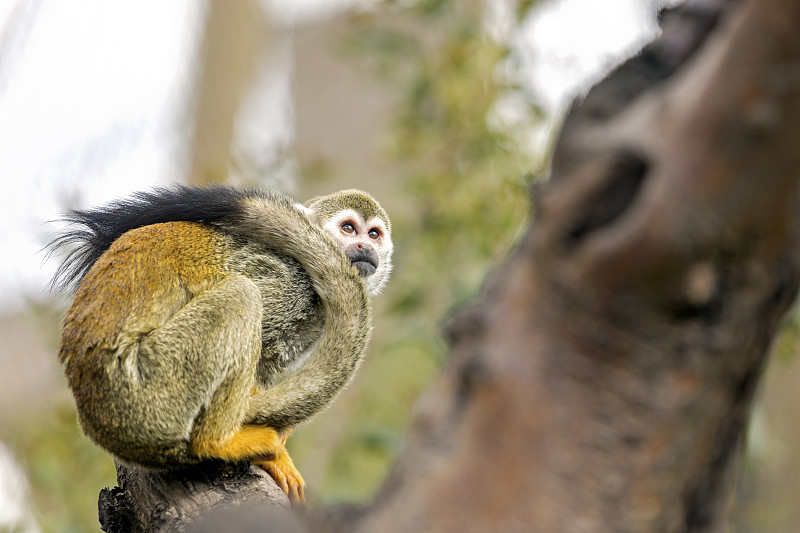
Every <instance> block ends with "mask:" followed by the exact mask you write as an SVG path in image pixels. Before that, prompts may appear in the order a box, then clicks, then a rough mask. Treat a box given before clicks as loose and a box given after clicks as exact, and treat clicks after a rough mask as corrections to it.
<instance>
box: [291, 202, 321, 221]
mask: <svg viewBox="0 0 800 533" xmlns="http://www.w3.org/2000/svg"><path fill="white" fill-rule="evenodd" d="M294 208H295V209H297V210H298V211H300V212H301V213H303V214H304V215H305V216H306V218H308V220H310V221H311V222H314V223H316V222H317V214H316V213H314V211H312V210H311V209H309V208H308V207H306V206H304V205H303V204H301V203H296V204H294Z"/></svg>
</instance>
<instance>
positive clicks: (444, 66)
mask: <svg viewBox="0 0 800 533" xmlns="http://www.w3.org/2000/svg"><path fill="white" fill-rule="evenodd" d="M665 3H666V2H664V1H662V0H607V1H606V2H602V3H601V2H596V1H593V0H547V1H545V0H542V1H539V2H534V1H525V0H383V1H380V0H203V1H199V0H171V1H170V2H162V1H155V0H138V1H136V2H133V1H127V2H121V1H120V2H106V1H104V0H83V1H82V2H61V1H58V0H0V176H1V178H0V179H2V184H3V188H4V192H3V193H2V194H1V195H0V225H1V227H2V232H0V249H2V257H3V258H4V260H3V261H0V532H2V531H15V532H40V531H41V532H73V531H74V532H79V531H97V530H99V525H98V521H97V494H98V492H99V490H100V489H101V488H103V487H105V486H113V485H114V484H115V476H114V468H113V461H112V460H111V459H110V458H109V457H108V456H106V455H104V454H103V453H102V452H100V451H99V450H97V449H96V448H95V447H94V446H93V445H91V444H90V443H89V442H88V441H87V440H86V439H85V438H84V437H83V436H82V435H81V434H80V431H79V430H78V427H77V424H76V419H75V414H74V409H73V406H72V401H71V398H70V396H69V393H68V391H67V389H66V386H65V383H64V379H63V376H62V373H61V369H60V368H59V366H58V364H57V362H56V350H57V343H58V333H59V332H58V329H59V320H60V317H61V315H62V313H63V312H64V310H65V309H66V306H67V305H68V302H69V300H68V297H67V296H65V295H53V294H49V293H47V291H46V286H47V283H48V281H49V278H50V276H52V274H53V272H54V270H55V267H56V264H57V259H58V258H50V259H48V258H47V257H46V253H44V252H43V251H42V248H43V247H44V246H45V245H46V244H47V242H49V240H51V239H52V237H53V235H54V234H55V233H56V232H57V231H58V230H59V228H60V226H59V224H58V223H57V222H51V221H53V220H55V219H57V218H58V217H59V214H60V213H62V212H63V211H64V210H66V209H70V208H76V207H88V206H92V205H97V204H102V203H105V202H108V201H110V200H113V199H115V198H119V197H122V196H126V195H128V194H129V193H131V192H133V191H136V190H141V189H146V188H149V187H153V186H158V185H168V184H170V183H175V182H181V183H193V184H203V183H209V182H228V183H236V184H246V185H254V186H262V187H270V186H276V187H280V188H282V189H285V190H287V191H288V192H290V193H292V194H293V195H295V196H296V197H297V198H298V199H301V200H305V199H307V198H309V197H311V196H313V195H315V194H320V193H327V192H330V191H333V190H337V189H340V188H344V187H358V188H363V189H365V190H367V191H369V192H371V193H373V194H374V195H375V196H376V197H377V198H378V199H379V200H380V201H381V202H382V203H383V205H384V207H385V208H386V209H387V211H388V212H389V214H390V216H391V217H392V223H393V227H394V240H395V246H396V252H395V257H396V258H395V266H396V268H395V275H394V277H393V279H392V281H391V282H390V284H389V287H388V289H387V290H386V291H385V293H384V294H383V295H381V296H380V297H378V298H377V299H376V301H375V307H376V313H375V315H376V324H375V325H376V328H375V330H376V334H375V338H374V339H373V341H372V343H371V347H370V355H369V357H368V360H367V362H366V364H365V365H364V367H363V369H362V370H361V371H360V373H359V375H358V376H357V378H356V379H355V381H354V383H353V384H352V386H351V387H350V388H349V389H348V390H347V391H346V392H345V393H344V394H343V395H342V396H341V397H340V399H339V400H338V401H337V402H336V403H335V404H334V406H333V407H332V408H331V409H330V410H329V411H328V412H327V413H325V414H323V415H321V416H319V417H317V418H316V419H314V420H313V421H312V422H310V423H308V424H306V425H304V426H302V427H301V428H299V429H298V430H297V431H296V433H295V436H294V437H293V438H292V439H291V440H290V450H291V453H292V456H293V458H294V460H295V463H296V464H297V465H298V468H299V469H300V471H301V472H302V473H303V475H304V477H305V479H306V481H307V482H308V485H309V493H310V497H311V499H312V502H313V503H314V504H327V503H335V502H363V501H367V500H368V499H369V498H370V496H371V495H372V494H373V493H374V491H375V490H376V489H377V487H378V486H379V485H380V483H381V481H382V480H383V479H384V477H385V475H386V473H387V471H388V469H389V468H390V466H391V463H392V461H393V459H394V457H395V456H396V455H397V453H398V451H399V450H400V449H401V447H402V446H403V438H404V433H405V431H406V428H407V426H408V423H409V421H410V419H411V417H412V415H413V410H414V402H415V399H416V398H417V397H418V396H419V394H420V393H421V392H422V391H423V390H424V388H425V386H426V384H427V383H428V382H429V381H430V380H431V379H432V377H433V376H434V375H435V373H436V371H437V369H438V368H439V367H440V366H441V365H442V364H443V362H444V360H445V359H446V353H447V348H446V345H445V343H444V341H443V339H442V336H441V333H440V330H441V326H442V325H443V324H444V323H446V321H447V317H448V316H450V315H451V313H452V311H453V310H454V309H457V308H458V307H459V306H460V305H463V304H464V303H465V302H466V301H467V300H468V299H469V298H470V297H471V296H473V295H474V294H475V293H476V291H477V290H478V289H479V287H480V283H481V280H482V279H483V278H484V276H485V275H486V273H487V272H488V271H489V270H490V269H491V267H492V265H494V264H496V263H498V262H499V261H501V260H502V259H503V257H504V256H505V254H506V253H507V252H508V250H509V249H510V247H511V246H513V244H514V242H515V239H516V238H517V237H518V235H519V233H520V231H521V230H522V229H523V228H524V226H525V224H526V220H527V217H528V215H529V213H528V211H529V208H530V206H529V202H528V188H529V186H530V184H531V183H532V182H533V181H535V180H536V179H539V176H540V174H541V173H542V171H543V168H544V165H545V164H546V154H547V150H548V143H549V142H550V139H551V137H552V133H551V132H552V131H553V129H554V127H556V126H555V125H556V124H557V121H558V117H559V116H560V114H561V113H563V111H564V109H565V108H566V106H567V105H568V104H569V102H570V101H571V99H572V98H574V97H576V96H579V95H580V94H581V93H582V92H584V91H585V90H587V88H588V87H589V86H590V85H591V84H592V83H593V82H594V81H596V80H598V79H599V78H600V77H601V76H602V75H603V73H604V72H606V71H607V70H609V69H610V68H612V67H613V66H614V65H615V64H617V63H618V62H619V61H621V60H622V59H624V58H625V57H626V56H629V55H630V54H632V53H635V52H636V50H637V49H638V48H640V47H641V46H642V44H643V43H644V42H646V41H647V40H649V39H652V38H653V37H654V36H655V35H657V32H658V28H657V24H656V13H657V11H658V9H659V8H661V7H663V6H664V4H665ZM798 324H800V321H798V320H797V319H796V318H795V317H792V319H791V320H790V321H789V323H788V325H787V326H786V328H785V329H784V332H783V334H782V336H781V338H780V339H779V342H778V343H777V350H776V351H777V354H776V357H774V358H773V360H772V363H771V365H770V367H769V369H768V370H767V375H766V376H765V380H764V386H763V387H762V391H761V392H762V394H761V395H760V399H759V402H758V405H757V407H756V410H755V416H754V418H753V423H752V426H751V429H750V432H749V436H748V443H747V450H746V458H745V461H744V463H743V465H742V467H741V468H740V471H739V473H738V481H737V493H736V495H735V497H734V498H733V499H732V501H731V510H732V525H731V531H735V532H739V533H744V532H756V531H758V532H763V531H767V532H787V533H789V532H795V531H797V526H796V524H797V523H800V515H799V514H798V513H799V511H798V506H797V505H796V504H797V499H798V497H797V494H800V424H798V420H799V419H800V418H799V417H800V387H798V385H800V358H798V357H797V355H796V353H797V352H798V350H800V334H798V332H799V331H800V327H798Z"/></svg>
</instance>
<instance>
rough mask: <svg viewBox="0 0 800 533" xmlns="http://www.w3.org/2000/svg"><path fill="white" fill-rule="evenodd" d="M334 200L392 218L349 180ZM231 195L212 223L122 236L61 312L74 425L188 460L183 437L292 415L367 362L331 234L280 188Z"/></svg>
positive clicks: (362, 301)
mask: <svg viewBox="0 0 800 533" xmlns="http://www.w3.org/2000/svg"><path fill="white" fill-rule="evenodd" d="M362 194H363V193H362ZM339 195H341V196H339ZM367 198H369V197H368V196H367ZM340 201H341V202H345V204H343V205H346V202H347V201H352V202H355V203H354V204H353V205H346V207H344V208H351V209H353V208H354V209H357V210H360V209H364V210H365V211H366V212H367V213H373V212H374V213H376V214H375V216H380V217H381V218H382V219H383V220H384V221H385V222H386V224H387V225H388V217H386V215H385V213H384V212H383V210H382V209H381V208H380V206H378V205H377V204H376V203H375V202H374V200H373V201H372V205H370V203H369V202H366V201H365V200H363V199H360V197H359V196H358V195H357V194H355V193H352V192H349V191H345V192H343V193H337V195H334V203H338V202H340ZM239 202H240V204H241V205H239V209H238V210H237V211H236V213H237V215H236V216H230V217H228V218H225V219H224V220H221V221H220V222H219V223H215V224H213V225H209V224H203V223H197V222H180V221H178V222H166V223H159V224H152V225H149V226H144V227H140V228H137V229H133V230H131V231H128V232H127V233H124V234H123V235H122V236H121V237H119V238H117V239H116V240H115V241H114V242H113V244H112V245H111V246H110V248H108V250H106V251H105V252H104V253H103V254H102V255H101V256H100V258H99V259H98V260H97V261H96V262H95V263H94V264H93V265H92V267H91V269H90V270H89V271H88V273H87V274H86V275H85V276H84V278H83V279H82V281H81V283H80V286H79V288H78V290H77V292H76V294H75V297H74V301H73V303H72V306H71V307H70V309H69V311H68V312H67V314H66V316H65V319H64V324H63V334H62V338H61V346H60V350H59V359H60V360H61V362H62V363H63V364H64V366H65V373H66V376H67V381H68V384H69V386H70V388H71V389H72V392H73V394H74V396H75V402H76V406H77V410H78V414H79V419H80V423H81V426H82V428H83V430H84V431H85V433H86V434H87V435H88V436H89V437H90V438H91V439H92V440H94V441H95V442H96V443H97V444H98V445H99V446H101V447H103V448H104V449H106V450H108V451H109V452H110V453H112V454H113V455H115V456H116V457H117V458H119V459H121V460H123V461H126V462H131V463H136V464H140V465H144V466H149V467H157V468H173V467H180V466H182V465H185V464H190V463H193V462H196V461H197V460H198V458H197V457H195V456H193V455H192V453H191V452H190V442H191V441H192V439H195V438H200V437H202V438H203V439H206V440H209V439H210V440H215V439H216V440H219V441H224V440H225V438H226V437H227V436H229V435H230V434H231V433H232V432H233V431H235V430H237V429H238V428H240V427H241V426H242V425H243V424H265V425H269V426H271V427H273V428H276V429H278V430H281V429H285V428H289V427H292V426H294V425H297V424H299V423H301V422H303V421H304V420H306V419H307V418H309V417H310V416H312V415H313V414H315V413H317V412H319V411H320V410H321V409H323V408H324V407H326V406H327V405H328V404H329V403H330V402H331V401H332V400H333V398H334V397H335V395H336V394H337V393H338V392H339V391H340V390H341V389H342V388H343V387H344V386H345V385H346V384H347V383H348V381H349V380H350V378H351V377H352V375H353V373H354V372H355V370H356V369H357V368H358V366H359V365H360V363H361V361H362V359H363V356H364V354H365V351H366V346H367V343H368V340H369V337H370V335H371V328H372V325H371V310H370V305H369V299H368V296H367V293H366V290H365V285H364V281H363V280H362V279H361V277H360V276H359V274H358V272H357V270H356V269H355V268H354V267H353V266H352V265H350V263H349V261H348V260H347V259H346V257H345V256H344V254H343V253H342V251H341V250H340V248H339V246H338V245H337V244H336V242H335V241H334V239H333V238H332V237H331V236H330V235H329V234H328V233H326V232H325V231H323V230H322V229H321V228H320V226H319V225H317V224H312V223H310V222H309V221H308V219H307V217H306V216H305V215H304V214H303V213H302V212H301V211H300V210H299V209H297V208H295V207H294V206H293V202H292V200H291V199H289V198H288V197H285V196H283V195H278V194H276V195H274V196H269V197H264V196H261V197H254V198H245V199H242V200H239ZM361 202H366V203H365V204H363V205H362V203H361ZM323 203H324V205H326V206H328V205H331V204H330V202H327V201H325V202H323ZM312 204H313V201H312ZM312 209H313V207H312ZM326 209H327V207H326ZM322 216H325V215H324V213H323V214H322ZM306 352H311V354H310V356H309V358H308V360H307V361H306V362H305V363H304V364H303V365H302V366H300V368H299V370H297V372H295V373H293V374H291V375H289V376H288V377H285V378H284V379H282V380H279V379H278V378H279V377H281V376H282V375H283V373H284V371H286V370H287V367H289V366H290V365H292V364H293V363H294V364H297V363H298V361H299V359H300V356H301V354H304V353H306Z"/></svg>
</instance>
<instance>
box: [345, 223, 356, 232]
mask: <svg viewBox="0 0 800 533" xmlns="http://www.w3.org/2000/svg"><path fill="white" fill-rule="evenodd" d="M342 231H343V232H345V233H349V234H353V233H355V232H356V228H355V226H353V223H352V222H345V223H344V224H342Z"/></svg>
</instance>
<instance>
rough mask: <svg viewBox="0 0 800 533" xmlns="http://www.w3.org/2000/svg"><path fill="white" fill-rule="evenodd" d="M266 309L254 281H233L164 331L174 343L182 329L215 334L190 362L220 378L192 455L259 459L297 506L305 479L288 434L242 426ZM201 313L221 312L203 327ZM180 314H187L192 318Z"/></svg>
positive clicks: (200, 419) (197, 425) (195, 432)
mask: <svg viewBox="0 0 800 533" xmlns="http://www.w3.org/2000/svg"><path fill="white" fill-rule="evenodd" d="M263 305H264V304H263V302H262V300H261V296H260V293H259V291H258V289H257V288H256V287H255V285H253V283H252V282H251V281H250V280H248V279H247V278H243V277H242V278H238V277H237V278H231V279H230V280H228V281H226V282H223V283H222V284H220V285H218V286H217V287H215V288H214V289H212V290H210V291H207V292H206V293H203V294H202V295H200V296H198V297H197V298H195V299H194V300H193V301H192V302H190V303H189V304H188V305H187V306H186V307H184V309H182V310H181V311H180V312H179V313H178V314H176V316H175V317H173V319H172V320H170V323H169V327H168V328H161V331H160V332H159V333H160V334H162V335H164V336H166V337H167V338H168V339H169V340H170V342H173V343H174V342H176V338H175V336H176V335H180V334H179V333H178V331H183V332H188V333H189V334H191V332H193V331H197V330H198V329H199V330H201V331H203V332H204V333H202V334H201V336H206V335H207V334H206V333H205V330H206V329H208V332H209V333H212V332H213V333H214V335H213V336H212V339H211V340H210V341H208V342H209V343H210V344H209V345H207V346H205V347H204V349H202V350H200V351H195V352H194V353H195V357H191V358H190V359H191V360H190V361H187V363H189V364H190V365H192V366H193V367H199V368H204V369H206V371H208V369H211V370H212V371H214V370H215V371H216V373H217V374H218V375H219V376H220V377H219V378H217V379H216V381H217V382H218V385H216V384H215V387H212V390H213V394H212V395H211V399H210V400H209V401H208V404H207V406H206V407H205V408H204V409H202V410H201V412H200V414H199V416H197V418H196V420H195V422H194V426H193V427H192V432H191V437H190V450H191V453H192V454H194V455H195V456H197V457H201V458H204V457H214V458H218V459H223V460H225V461H241V460H250V459H256V458H257V459H258V460H257V461H254V462H255V463H256V464H257V465H258V466H261V467H262V468H264V469H265V470H266V471H267V472H268V473H269V474H270V475H271V476H272V477H273V479H275V482H276V483H277V484H278V486H280V488H281V489H282V490H283V491H284V492H285V493H286V494H287V495H288V496H289V498H290V500H291V501H292V502H304V501H305V496H304V490H303V486H304V481H303V478H302V476H301V475H300V473H299V472H298V471H297V468H295V466H294V464H293V463H292V460H291V458H290V457H289V455H288V453H287V451H286V448H285V446H284V444H285V443H286V438H287V437H288V433H281V432H278V431H276V430H275V429H273V428H271V427H268V426H263V425H252V424H248V425H242V421H243V420H244V413H245V409H246V406H247V404H248V402H249V399H250V394H251V392H250V391H251V390H252V389H253V388H254V385H255V374H256V364H257V361H258V359H259V358H260V357H261V313H262V312H263ZM199 309H202V310H203V311H204V312H205V313H208V310H210V309H213V310H215V312H212V316H211V317H207V318H206V319H205V320H204V321H205V322H206V323H205V324H203V325H202V326H201V327H198V324H197V321H198V318H197V317H198V316H200V313H198V312H197V311H198V310H199ZM179 314H183V315H185V318H186V320H184V317H182V316H178V315H179ZM204 316H207V314H206V315H204ZM185 321H191V323H189V324H187V323H185ZM186 341H187V342H190V341H189V340H188V339H187V340H186ZM179 344H180V343H179ZM214 354H216V355H214Z"/></svg>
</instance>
